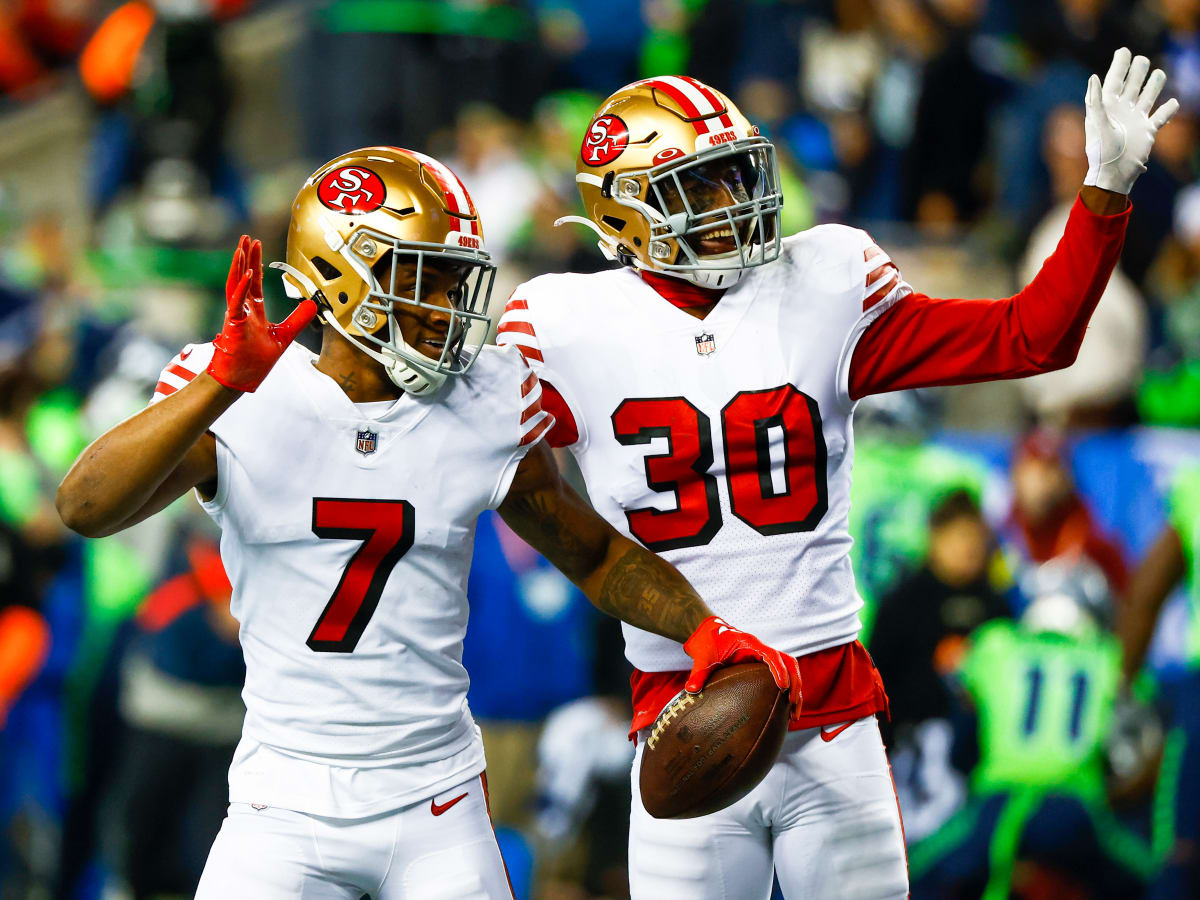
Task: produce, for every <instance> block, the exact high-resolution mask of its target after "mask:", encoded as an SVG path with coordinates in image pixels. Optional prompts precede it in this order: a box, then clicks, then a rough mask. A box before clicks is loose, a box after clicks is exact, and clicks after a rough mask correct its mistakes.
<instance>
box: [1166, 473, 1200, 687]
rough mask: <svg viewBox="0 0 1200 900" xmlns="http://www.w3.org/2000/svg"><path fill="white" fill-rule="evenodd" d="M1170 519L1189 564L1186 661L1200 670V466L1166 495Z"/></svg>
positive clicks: (1178, 478)
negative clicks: (1189, 612)
mask: <svg viewBox="0 0 1200 900" xmlns="http://www.w3.org/2000/svg"><path fill="white" fill-rule="evenodd" d="M1167 519H1168V521H1169V522H1170V523H1171V527H1172V528H1174V529H1175V531H1176V532H1177V533H1178V534H1179V540H1180V542H1181V543H1182V544H1183V558H1184V561H1185V563H1186V564H1187V575H1186V579H1187V588H1188V601H1189V603H1190V608H1191V616H1190V619H1189V624H1188V635H1187V659H1188V662H1189V663H1190V664H1191V665H1192V666H1193V667H1200V578H1198V577H1197V575H1200V466H1189V467H1187V468H1185V469H1182V470H1180V471H1179V472H1178V473H1176V475H1175V478H1174V481H1173V482H1172V484H1171V490H1170V492H1169V493H1168V495H1167Z"/></svg>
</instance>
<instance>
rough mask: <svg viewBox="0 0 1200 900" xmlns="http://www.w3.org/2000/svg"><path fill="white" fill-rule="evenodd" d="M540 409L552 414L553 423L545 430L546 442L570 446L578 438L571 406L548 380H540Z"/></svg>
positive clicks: (557, 445)
mask: <svg viewBox="0 0 1200 900" xmlns="http://www.w3.org/2000/svg"><path fill="white" fill-rule="evenodd" d="M542 409H544V410H545V411H546V412H548V413H550V415H552V416H554V425H553V426H552V427H551V428H550V430H549V431H548V432H546V443H547V444H549V445H550V446H551V447H570V446H571V445H572V444H573V443H575V442H576V441H577V440H579V426H578V425H576V424H575V416H574V415H573V414H572V413H571V407H569V406H567V401H566V400H565V399H563V395H562V394H560V393H559V392H558V388H556V387H555V386H554V385H552V384H551V383H550V382H548V381H543V382H542Z"/></svg>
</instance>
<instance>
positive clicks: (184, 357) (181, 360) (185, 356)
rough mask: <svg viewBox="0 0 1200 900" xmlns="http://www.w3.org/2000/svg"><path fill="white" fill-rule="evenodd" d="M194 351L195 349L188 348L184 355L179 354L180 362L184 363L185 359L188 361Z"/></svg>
mask: <svg viewBox="0 0 1200 900" xmlns="http://www.w3.org/2000/svg"><path fill="white" fill-rule="evenodd" d="M192 349H193V348H191V347H188V348H187V349H186V350H184V351H183V352H182V353H180V354H179V361H180V362H183V361H184V360H185V359H187V358H188V357H189V356H191V355H192Z"/></svg>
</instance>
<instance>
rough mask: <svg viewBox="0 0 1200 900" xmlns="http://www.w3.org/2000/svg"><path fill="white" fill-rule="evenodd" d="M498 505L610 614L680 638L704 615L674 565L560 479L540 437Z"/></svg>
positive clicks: (514, 526)
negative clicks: (620, 529) (636, 540)
mask: <svg viewBox="0 0 1200 900" xmlns="http://www.w3.org/2000/svg"><path fill="white" fill-rule="evenodd" d="M499 512H500V515H501V516H502V517H503V518H504V521H505V522H507V523H508V525H509V527H511V528H512V530H513V531H515V532H516V533H517V534H519V535H520V536H521V537H522V538H524V539H525V540H526V541H528V542H529V543H530V544H531V545H532V546H533V547H534V549H536V550H537V551H538V552H539V553H541V554H542V555H543V556H545V557H546V558H547V559H548V560H550V562H552V563H553V564H554V565H555V566H556V567H557V568H558V569H559V570H560V571H561V572H562V573H563V574H564V575H566V576H567V577H568V578H570V579H571V580H572V581H573V582H575V584H577V585H579V587H580V589H581V590H582V591H583V592H584V593H585V594H587V597H588V599H589V600H591V601H592V603H593V604H594V605H595V606H596V607H597V608H598V609H600V610H602V611H603V612H606V613H608V614H609V615H611V616H616V617H617V618H618V619H621V620H622V621H625V622H628V623H629V624H630V625H635V626H637V627H638V628H641V629H644V630H646V631H652V632H654V633H655V634H661V635H662V636H663V637H668V638H671V639H672V640H675V641H679V642H680V643H683V642H684V641H686V640H687V639H688V637H690V636H691V634H692V633H693V632H694V631H695V630H696V628H698V627H699V625H700V623H701V622H703V621H704V620H705V619H707V618H708V617H709V616H711V615H712V611H711V610H710V609H709V608H708V606H707V605H705V603H704V601H703V600H701V599H700V597H699V595H698V594H697V593H696V591H695V590H694V589H693V588H692V586H691V585H690V584H688V583H687V580H686V579H685V578H684V577H683V576H682V575H680V574H679V572H677V571H676V570H675V567H674V566H672V565H671V564H670V563H668V562H666V561H665V560H663V559H660V558H659V557H657V556H655V555H654V554H653V553H651V552H650V551H649V550H647V549H646V548H645V547H642V546H641V545H640V544H636V543H634V542H633V541H631V540H629V538H627V537H625V536H624V535H622V534H621V533H620V532H618V531H617V530H616V529H615V528H613V527H612V526H611V525H609V524H608V523H607V522H606V521H604V519H602V518H601V517H600V516H599V515H598V514H597V513H596V512H595V511H594V510H593V509H592V508H591V507H590V506H588V504H587V502H586V501H585V500H584V499H583V498H582V497H580V496H579V495H578V494H577V493H575V491H573V490H572V489H571V487H570V486H569V485H568V484H567V483H566V482H565V481H563V479H562V476H561V475H560V474H559V471H558V466H557V464H556V463H555V462H554V457H553V455H552V454H551V452H550V449H549V448H548V447H547V446H546V445H545V444H537V445H536V446H535V447H533V449H531V450H530V451H529V454H528V455H527V456H526V457H525V459H524V460H523V461H522V462H521V465H520V467H519V468H518V469H517V474H516V477H515V478H514V479H513V483H512V487H510V488H509V491H508V497H507V498H506V499H505V500H504V502H503V503H502V504H501V505H500V510H499Z"/></svg>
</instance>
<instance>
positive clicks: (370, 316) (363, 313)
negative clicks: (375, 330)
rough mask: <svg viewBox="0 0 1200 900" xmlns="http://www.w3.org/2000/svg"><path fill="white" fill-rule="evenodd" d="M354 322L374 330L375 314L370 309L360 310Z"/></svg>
mask: <svg viewBox="0 0 1200 900" xmlns="http://www.w3.org/2000/svg"><path fill="white" fill-rule="evenodd" d="M354 322H355V324H356V325H360V326H361V327H363V328H372V327H374V325H375V313H374V312H372V311H371V310H369V309H360V310H359V311H358V312H357V313H356V314H355V316H354Z"/></svg>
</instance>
